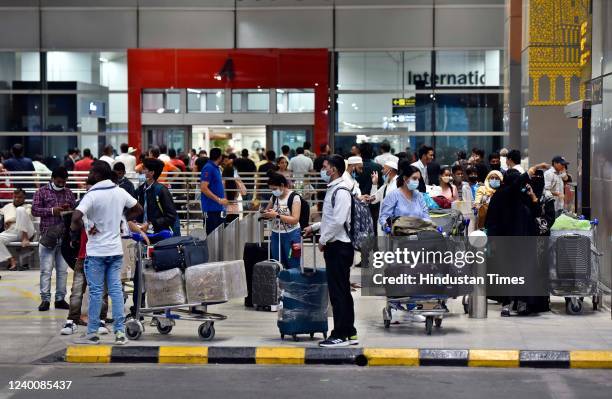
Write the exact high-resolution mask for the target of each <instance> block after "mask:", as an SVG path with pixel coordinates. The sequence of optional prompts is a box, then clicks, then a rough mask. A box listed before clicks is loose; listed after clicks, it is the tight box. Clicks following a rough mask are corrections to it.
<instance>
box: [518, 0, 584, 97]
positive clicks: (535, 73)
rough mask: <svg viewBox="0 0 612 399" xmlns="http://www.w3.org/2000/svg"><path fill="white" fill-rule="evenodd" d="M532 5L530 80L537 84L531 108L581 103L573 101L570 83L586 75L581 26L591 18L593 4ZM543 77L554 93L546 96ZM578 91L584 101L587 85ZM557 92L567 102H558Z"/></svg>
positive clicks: (549, 0)
mask: <svg viewBox="0 0 612 399" xmlns="http://www.w3.org/2000/svg"><path fill="white" fill-rule="evenodd" d="M528 1H529V18H530V20H529V39H530V43H529V50H528V51H529V78H530V79H531V80H532V82H533V83H532V85H533V86H532V87H533V91H532V93H531V100H530V101H529V105H565V104H567V103H568V102H570V101H573V100H577V99H578V98H571V88H570V82H571V78H572V77H577V78H580V76H581V73H582V67H581V63H580V57H581V55H582V53H581V43H580V42H581V24H582V23H583V22H585V21H587V20H588V18H589V5H590V4H589V3H590V0H528ZM583 45H584V44H583ZM542 76H546V77H548V79H549V81H550V82H551V84H550V92H547V93H545V94H544V95H542V91H541V90H542V88H540V87H538V86H539V84H538V82H539V80H540V78H541V77H542ZM560 76H561V77H563V78H564V89H563V90H562V91H561V90H556V84H557V83H556V79H557V77H560ZM577 91H578V93H579V95H580V98H582V97H583V96H584V88H583V85H580V88H578V90H577ZM557 92H562V93H563V98H558V97H557V94H558V93H557ZM542 97H544V98H542Z"/></svg>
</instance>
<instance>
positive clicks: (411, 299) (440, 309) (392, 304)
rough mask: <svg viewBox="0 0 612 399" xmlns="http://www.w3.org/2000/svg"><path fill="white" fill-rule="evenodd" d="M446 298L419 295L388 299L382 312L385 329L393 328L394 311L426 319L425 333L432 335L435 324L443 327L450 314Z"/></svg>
mask: <svg viewBox="0 0 612 399" xmlns="http://www.w3.org/2000/svg"><path fill="white" fill-rule="evenodd" d="M447 298H448V297H446V296H436V295H431V296H429V295H418V296H407V297H387V303H386V306H385V308H384V309H383V311H382V314H383V322H384V324H385V328H390V327H391V320H392V317H393V316H392V313H391V312H392V310H396V311H401V312H407V313H410V314H412V315H420V316H424V317H425V332H426V333H427V335H431V333H432V331H433V326H434V323H435V325H436V327H441V326H442V319H443V318H444V315H446V314H447V313H449V310H448V308H447V307H446V299H447Z"/></svg>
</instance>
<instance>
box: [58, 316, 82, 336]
mask: <svg viewBox="0 0 612 399" xmlns="http://www.w3.org/2000/svg"><path fill="white" fill-rule="evenodd" d="M77 330H78V327H77V325H76V323H75V322H73V321H72V320H66V324H64V328H62V329H61V330H60V334H62V335H72V334H74V333H76V332H77Z"/></svg>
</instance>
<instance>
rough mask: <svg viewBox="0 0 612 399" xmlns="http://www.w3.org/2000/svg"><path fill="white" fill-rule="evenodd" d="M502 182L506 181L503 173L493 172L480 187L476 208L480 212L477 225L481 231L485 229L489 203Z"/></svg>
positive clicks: (477, 193)
mask: <svg viewBox="0 0 612 399" xmlns="http://www.w3.org/2000/svg"><path fill="white" fill-rule="evenodd" d="M502 181H504V176H503V175H502V173H501V172H499V171H497V170H492V171H490V172H489V174H488V175H487V178H486V179H485V183H484V185H483V186H480V187H478V190H477V191H476V200H475V201H474V206H475V207H476V209H477V210H478V220H477V224H478V228H479V229H482V228H484V223H485V219H486V216H487V210H488V208H489V202H490V201H491V197H492V196H493V194H495V191H497V189H498V188H499V187H500V186H501V183H502Z"/></svg>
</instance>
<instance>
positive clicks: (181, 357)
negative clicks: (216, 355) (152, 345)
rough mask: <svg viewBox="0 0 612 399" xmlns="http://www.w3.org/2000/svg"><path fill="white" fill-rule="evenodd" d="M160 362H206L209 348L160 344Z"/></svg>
mask: <svg viewBox="0 0 612 399" xmlns="http://www.w3.org/2000/svg"><path fill="white" fill-rule="evenodd" d="M159 362H160V363H184V364H206V363H208V348H207V347H205V346H160V347H159Z"/></svg>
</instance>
